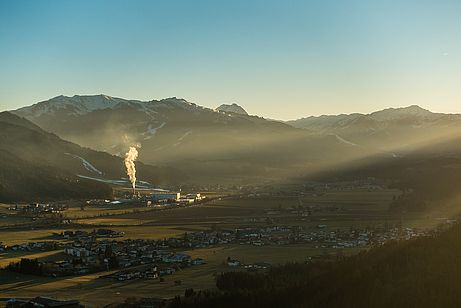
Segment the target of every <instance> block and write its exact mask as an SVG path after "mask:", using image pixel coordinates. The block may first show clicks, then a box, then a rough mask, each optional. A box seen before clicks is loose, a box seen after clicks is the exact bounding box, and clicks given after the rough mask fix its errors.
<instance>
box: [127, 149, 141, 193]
mask: <svg viewBox="0 0 461 308" xmlns="http://www.w3.org/2000/svg"><path fill="white" fill-rule="evenodd" d="M137 158H138V150H137V149H136V147H130V149H129V150H128V152H126V154H125V167H126V174H127V175H128V177H129V178H130V182H131V186H132V187H133V195H134V194H135V193H136V166H135V164H134V162H135V161H136V159H137Z"/></svg>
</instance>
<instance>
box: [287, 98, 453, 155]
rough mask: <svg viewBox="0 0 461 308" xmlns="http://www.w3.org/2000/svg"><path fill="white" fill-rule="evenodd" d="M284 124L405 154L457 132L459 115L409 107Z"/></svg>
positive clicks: (324, 116)
mask: <svg viewBox="0 0 461 308" xmlns="http://www.w3.org/2000/svg"><path fill="white" fill-rule="evenodd" d="M287 123H288V124H290V125H292V126H294V127H298V128H303V129H307V130H310V131H312V132H317V133H322V134H333V135H336V136H338V138H342V139H344V140H347V141H349V142H351V143H353V144H356V145H360V146H369V147H373V148H375V149H377V150H378V149H380V150H383V151H393V152H405V151H408V150H411V149H412V148H413V147H414V146H417V145H419V144H421V143H424V142H430V141H433V140H434V139H438V138H443V137H444V136H447V135H451V134H453V132H456V131H460V130H461V115H460V114H443V113H433V112H431V111H429V110H426V109H423V108H421V107H419V106H417V105H412V106H409V107H404V108H388V109H384V110H381V111H377V112H373V113H370V114H361V113H353V114H341V115H323V116H319V117H314V116H311V117H307V118H301V119H298V120H294V121H288V122H287Z"/></svg>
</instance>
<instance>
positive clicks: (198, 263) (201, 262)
mask: <svg viewBox="0 0 461 308" xmlns="http://www.w3.org/2000/svg"><path fill="white" fill-rule="evenodd" d="M191 263H192V265H202V264H206V262H205V260H204V259H202V258H197V259H194V260H192V262H191Z"/></svg>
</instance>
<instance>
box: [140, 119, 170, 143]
mask: <svg viewBox="0 0 461 308" xmlns="http://www.w3.org/2000/svg"><path fill="white" fill-rule="evenodd" d="M165 124H166V123H165V122H163V123H162V124H160V125H159V126H157V127H152V124H149V125H148V126H147V131H146V132H145V133H144V135H146V137H144V140H147V139H150V138H152V137H153V136H155V134H156V133H157V131H158V130H159V129H161V128H162V127H164V126H165Z"/></svg>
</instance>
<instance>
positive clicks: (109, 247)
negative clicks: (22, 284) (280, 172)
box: [0, 225, 429, 281]
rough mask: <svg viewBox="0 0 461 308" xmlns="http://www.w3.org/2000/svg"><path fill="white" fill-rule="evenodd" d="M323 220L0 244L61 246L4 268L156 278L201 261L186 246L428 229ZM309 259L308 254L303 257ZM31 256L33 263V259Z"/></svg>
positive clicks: (401, 234)
mask: <svg viewBox="0 0 461 308" xmlns="http://www.w3.org/2000/svg"><path fill="white" fill-rule="evenodd" d="M326 227H327V226H326V225H317V226H316V227H315V228H314V229H309V228H306V227H301V226H269V227H242V228H235V229H233V230H211V229H210V230H205V231H196V232H186V233H184V234H183V235H182V236H179V237H170V238H165V239H162V240H146V239H124V240H121V239H120V238H122V237H123V236H124V233H123V232H118V231H114V230H110V229H97V230H93V231H91V232H89V231H84V230H67V231H63V232H61V233H53V234H52V237H53V238H54V239H55V240H52V241H41V242H28V243H23V244H17V245H12V246H6V245H0V252H2V253H6V254H8V253H10V252H11V253H13V252H21V251H23V252H34V251H55V250H57V251H61V252H62V258H61V259H60V260H53V261H40V262H39V261H33V260H28V259H22V260H21V261H20V262H17V263H14V264H10V265H8V266H7V269H8V270H10V271H17V272H23V273H32V274H37V275H42V276H49V277H60V276H76V275H82V274H88V273H97V272H108V271H116V272H114V273H112V274H111V276H110V277H113V278H114V279H116V280H119V281H123V280H131V279H160V278H161V277H162V276H165V275H171V274H174V273H175V272H176V271H177V270H179V269H183V268H186V267H189V266H198V265H202V264H205V263H206V260H205V259H203V258H195V259H193V258H191V256H190V255H188V254H187V251H189V250H192V249H199V248H209V247H218V246H224V245H251V246H267V245H279V246H280V245H296V244H302V245H311V246H312V247H315V248H329V249H338V250H341V249H348V248H358V249H365V248H369V247H372V246H376V245H383V244H385V243H386V242H388V241H392V240H409V239H411V238H414V237H420V236H427V235H429V233H428V232H427V231H424V230H417V229H414V228H399V227H393V228H389V229H382V228H376V229H367V228H364V229H360V228H350V229H347V230H344V229H343V230H339V229H338V230H329V229H327V228H326ZM306 260H311V258H306ZM34 262H35V263H34ZM223 262H224V263H225V264H226V265H227V266H228V267H231V268H242V269H247V270H255V269H266V268H269V267H270V264H268V263H267V262H265V260H261V261H260V262H258V263H255V264H244V263H243V262H241V261H240V260H237V259H232V258H230V257H228V259H227V260H223Z"/></svg>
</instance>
